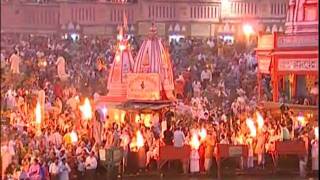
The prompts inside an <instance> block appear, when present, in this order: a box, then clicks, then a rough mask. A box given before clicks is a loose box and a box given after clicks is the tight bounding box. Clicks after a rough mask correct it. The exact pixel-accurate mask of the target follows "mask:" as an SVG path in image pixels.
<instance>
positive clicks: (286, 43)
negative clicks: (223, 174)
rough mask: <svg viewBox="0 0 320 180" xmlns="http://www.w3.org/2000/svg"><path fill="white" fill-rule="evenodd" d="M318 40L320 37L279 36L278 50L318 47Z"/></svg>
mask: <svg viewBox="0 0 320 180" xmlns="http://www.w3.org/2000/svg"><path fill="white" fill-rule="evenodd" d="M318 39H319V36H318V35H305V36H302V35H300V36H297V35H296V36H288V35H285V36H279V37H278V38H277V46H278V48H291V47H317V46H318Z"/></svg>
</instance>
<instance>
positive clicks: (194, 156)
mask: <svg viewBox="0 0 320 180" xmlns="http://www.w3.org/2000/svg"><path fill="white" fill-rule="evenodd" d="M199 159H200V156H199V153H198V150H196V149H193V150H192V151H191V154H190V172H191V173H196V172H199V171H200V164H199Z"/></svg>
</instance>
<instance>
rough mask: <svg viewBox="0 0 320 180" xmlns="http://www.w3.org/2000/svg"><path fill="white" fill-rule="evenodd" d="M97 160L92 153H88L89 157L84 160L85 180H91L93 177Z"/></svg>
mask: <svg viewBox="0 0 320 180" xmlns="http://www.w3.org/2000/svg"><path fill="white" fill-rule="evenodd" d="M97 165H98V162H97V159H96V157H94V152H93V151H92V152H91V153H90V156H88V157H87V158H86V161H85V166H86V179H87V180H93V179H94V175H95V170H96V169H97Z"/></svg>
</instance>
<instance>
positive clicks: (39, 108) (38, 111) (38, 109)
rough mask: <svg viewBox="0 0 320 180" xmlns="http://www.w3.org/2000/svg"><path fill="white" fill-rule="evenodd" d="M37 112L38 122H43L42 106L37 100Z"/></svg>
mask: <svg viewBox="0 0 320 180" xmlns="http://www.w3.org/2000/svg"><path fill="white" fill-rule="evenodd" d="M35 114H36V124H41V106H40V103H39V102H37V105H36V109H35Z"/></svg>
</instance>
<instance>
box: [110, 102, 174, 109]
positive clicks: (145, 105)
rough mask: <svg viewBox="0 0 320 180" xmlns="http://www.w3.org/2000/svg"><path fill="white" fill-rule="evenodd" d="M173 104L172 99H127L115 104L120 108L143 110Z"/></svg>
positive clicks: (161, 107)
mask: <svg viewBox="0 0 320 180" xmlns="http://www.w3.org/2000/svg"><path fill="white" fill-rule="evenodd" d="M172 106H174V102H173V101H168V100H159V101H141V100H139V101H138V100H129V101H127V102H124V103H122V104H119V105H117V106H116V108H119V109H122V110H129V111H130V110H133V111H145V110H160V109H163V108H166V107H172Z"/></svg>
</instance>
